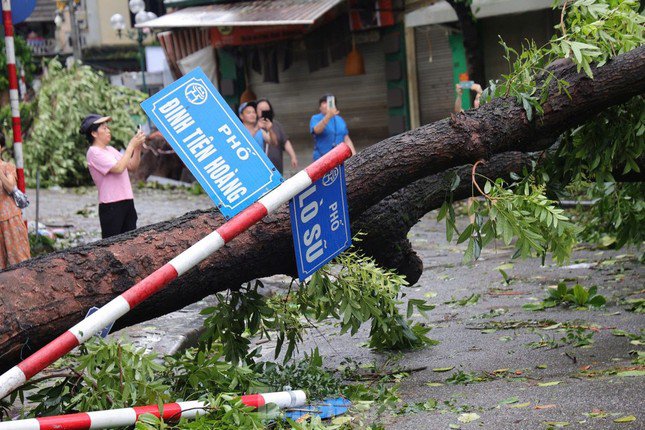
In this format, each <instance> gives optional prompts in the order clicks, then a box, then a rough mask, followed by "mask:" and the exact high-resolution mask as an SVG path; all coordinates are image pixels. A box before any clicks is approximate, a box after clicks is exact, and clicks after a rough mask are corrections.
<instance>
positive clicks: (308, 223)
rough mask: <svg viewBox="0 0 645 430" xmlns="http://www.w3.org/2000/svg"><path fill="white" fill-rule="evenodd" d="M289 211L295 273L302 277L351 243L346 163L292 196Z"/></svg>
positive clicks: (305, 276) (303, 278)
mask: <svg viewBox="0 0 645 430" xmlns="http://www.w3.org/2000/svg"><path fill="white" fill-rule="evenodd" d="M289 212H290V214H291V232H292V233H293V243H294V247H295V251H296V264H297V266H298V275H299V278H300V280H301V281H304V280H305V278H307V277H308V276H310V275H311V274H313V273H314V272H315V271H316V270H318V269H320V268H321V267H322V266H324V265H325V264H327V263H328V262H329V261H331V260H332V259H333V258H334V257H336V256H337V255H338V254H340V253H341V252H343V251H344V250H346V249H347V248H349V246H350V245H351V244H352V236H351V233H350V231H349V213H348V211H347V192H346V189H345V165H344V164H341V165H340V166H338V167H336V168H334V169H333V170H331V171H329V172H328V173H327V174H326V175H325V176H323V178H322V179H320V180H318V181H316V182H314V183H313V184H312V185H311V186H310V187H309V188H307V189H306V190H304V191H303V192H301V193H300V194H298V195H297V196H295V197H294V198H293V199H292V200H291V201H290V202H289Z"/></svg>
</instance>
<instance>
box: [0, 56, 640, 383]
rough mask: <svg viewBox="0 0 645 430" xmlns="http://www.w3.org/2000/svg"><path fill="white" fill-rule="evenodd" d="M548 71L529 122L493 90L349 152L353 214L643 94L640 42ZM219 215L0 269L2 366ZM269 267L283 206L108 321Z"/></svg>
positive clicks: (284, 218)
mask: <svg viewBox="0 0 645 430" xmlns="http://www.w3.org/2000/svg"><path fill="white" fill-rule="evenodd" d="M557 74H558V75H559V76H560V77H561V78H563V79H565V80H567V81H568V82H569V83H570V84H571V87H570V88H569V90H570V93H571V98H570V99H569V98H568V97H567V96H566V95H564V94H553V95H552V96H551V97H550V98H549V100H548V101H547V103H546V105H545V114H544V116H543V117H541V118H539V119H538V120H536V121H535V122H530V121H528V120H527V119H526V115H525V113H524V111H523V110H522V108H521V107H519V106H516V104H515V103H514V102H513V101H511V100H507V99H499V100H495V101H493V102H491V103H489V104H487V105H484V106H483V107H481V108H480V109H478V110H475V111H469V112H467V113H465V114H458V115H456V116H453V117H451V118H450V119H446V120H442V121H439V122H436V123H434V124H429V125H427V126H423V127H420V128H418V129H415V130H412V131H410V132H407V133H404V134H401V135H399V136H395V137H392V138H390V139H386V140H384V141H382V142H380V143H378V144H376V145H373V146H371V147H369V148H368V149H366V150H364V151H362V152H361V153H360V154H358V155H357V156H356V157H354V158H352V159H350V160H349V161H348V163H347V188H348V199H349V208H350V216H351V217H352V219H353V220H358V219H359V218H361V217H362V216H363V214H364V213H365V212H366V211H367V210H368V209H369V208H370V207H371V206H374V205H377V204H378V203H379V202H380V201H381V200H382V199H384V198H385V197H387V196H388V195H390V194H392V193H393V192H396V191H397V190H399V189H401V188H404V187H405V186H407V185H409V184H411V183H413V182H415V181H417V180H419V179H421V178H424V177H427V176H429V175H432V174H437V173H440V172H443V171H445V170H447V169H450V168H453V167H457V166H461V165H466V164H468V163H473V162H474V161H476V160H478V159H481V158H486V159H489V158H491V157H492V156H493V155H495V154H501V153H504V152H508V151H522V152H529V151H535V150H540V149H545V148H547V147H548V146H549V145H550V144H551V143H552V142H553V140H554V138H555V137H556V136H557V135H559V134H560V133H562V132H563V131H564V130H566V129H568V128H571V127H574V126H576V125H579V124H581V123H583V122H584V121H586V120H587V119H588V118H590V117H591V116H592V115H594V114H596V113H598V112H600V111H601V110H603V109H605V108H606V107H609V106H612V105H615V104H619V103H622V102H625V101H626V100H628V99H629V98H630V97H632V96H633V95H637V94H641V93H643V92H644V91H645V48H638V49H636V50H633V51H631V52H629V53H627V54H624V55H621V56H619V57H617V58H616V59H614V60H612V61H611V62H610V63H608V64H607V65H605V66H604V67H602V68H600V69H596V70H595V71H594V76H595V79H594V80H593V81H592V80H590V79H588V78H586V77H585V76H583V75H580V74H578V73H576V71H575V66H573V65H571V64H567V65H561V66H560V69H559V70H558V72H557ZM382 216H385V217H386V218H387V216H388V215H387V214H383V215H382ZM223 222H224V220H223V218H222V217H221V216H220V215H218V214H215V213H214V212H212V211H201V212H200V211H198V212H192V213H189V214H186V215H184V216H182V217H180V218H178V219H175V220H172V221H169V222H165V223H160V224H156V225H152V226H148V227H145V228H141V229H138V230H136V231H134V232H131V233H129V234H124V235H121V236H118V237H115V238H110V239H107V240H103V241H100V242H97V243H95V244H92V245H88V246H82V247H78V248H74V249H70V250H67V251H64V252H58V253H54V254H50V255H47V256H44V257H40V258H36V259H33V260H29V261H27V262H24V263H21V264H20V265H17V266H14V267H12V268H11V269H9V270H7V271H4V272H0V288H1V294H0V371H4V370H6V369H8V368H9V367H11V366H12V365H14V364H15V363H16V362H18V361H19V360H20V359H21V358H24V357H26V356H28V355H29V354H30V353H32V352H33V351H35V350H37V349H38V348H40V347H41V346H42V345H44V344H45V343H47V342H48V341H50V340H51V339H53V338H54V337H56V336H57V335H59V334H60V333H62V332H64V331H65V330H66V329H68V328H69V327H70V326H71V325H73V324H74V323H76V322H77V321H79V320H80V319H81V318H83V316H84V315H85V313H86V311H87V309H88V308H89V307H91V306H95V305H96V306H101V305H103V304H105V303H107V302H108V301H109V300H111V299H112V298H114V297H115V296H116V295H118V294H120V293H122V292H123V291H125V290H126V289H127V288H129V287H130V286H132V285H133V284H134V283H136V282H137V281H139V280H141V279H142V278H143V277H145V276H147V275H148V274H150V273H151V272H152V271H154V270H155V269H157V268H158V267H160V266H161V265H163V264H164V263H165V262H167V261H168V260H170V259H171V258H173V257H174V256H176V255H177V254H179V253H180V252H182V251H183V250H185V249H187V248H188V247H189V246H190V245H192V244H193V243H195V242H196V241H198V240H199V239H201V238H203V237H204V236H205V235H206V234H208V233H210V232H211V231H212V230H214V229H216V228H217V227H218V226H220V225H221V224H223ZM368 223H369V221H368ZM397 228H400V226H398V227H397ZM378 246H380V245H378ZM366 251H368V252H369V251H370V249H366ZM386 259H387V258H386ZM408 260H409V259H408ZM402 261H403V260H402ZM386 263H387V261H386ZM276 273H286V274H292V275H293V274H295V264H294V254H293V244H292V241H291V227H290V223H289V215H288V209H287V207H286V206H283V207H282V208H281V209H280V210H278V211H277V212H276V213H274V214H272V215H270V216H268V217H267V218H266V219H265V220H263V221H261V222H259V223H258V224H257V225H255V226H254V227H253V228H251V229H250V230H249V231H248V232H246V233H244V234H242V235H241V236H239V237H238V238H236V239H235V241H233V242H232V243H231V244H229V245H227V246H225V247H224V248H223V249H221V250H220V251H218V252H217V253H216V254H215V255H213V256H211V257H209V258H207V259H206V260H204V261H203V262H202V263H201V264H199V265H198V266H197V267H196V268H194V269H192V270H190V271H189V272H188V273H186V274H185V275H183V276H182V277H181V278H179V279H178V280H176V281H174V282H172V283H170V285H168V286H167V287H166V289H165V290H163V291H161V292H160V293H158V294H157V295H155V296H153V297H151V298H149V299H148V300H146V301H145V302H144V303H142V304H141V305H140V306H139V307H138V308H136V309H135V310H133V311H131V312H130V313H129V314H127V315H125V316H124V317H123V318H121V319H120V320H119V321H117V324H116V326H115V328H118V327H123V326H127V325H130V324H133V323H136V322H141V321H145V320H147V319H149V318H152V317H155V316H158V315H162V314H165V313H168V312H171V311H174V310H177V309H180V308H181V307H183V306H185V305H187V304H189V303H193V302H195V301H197V300H199V299H201V298H203V297H205V296H206V295H209V294H212V293H214V292H216V291H221V290H224V289H228V288H236V287H237V286H239V285H241V284H242V283H244V282H246V281H249V280H251V279H254V278H258V277H264V276H268V275H273V274H276ZM417 273H419V272H418V270H417ZM410 274H411V275H412V274H413V272H412V271H410ZM415 276H416V275H415Z"/></svg>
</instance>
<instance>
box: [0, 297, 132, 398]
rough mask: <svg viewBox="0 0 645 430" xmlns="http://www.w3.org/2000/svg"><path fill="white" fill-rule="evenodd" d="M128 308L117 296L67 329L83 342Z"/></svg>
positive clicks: (126, 311)
mask: <svg viewBox="0 0 645 430" xmlns="http://www.w3.org/2000/svg"><path fill="white" fill-rule="evenodd" d="M129 310H130V305H129V304H128V302H127V301H126V300H125V299H124V298H123V297H122V296H118V297H116V298H114V299H112V300H111V301H110V302H108V303H107V304H106V305H104V306H103V307H101V308H100V309H99V310H98V311H96V312H94V313H93V314H92V315H91V318H89V317H88V318H85V319H84V320H83V321H81V322H79V323H78V324H76V325H75V326H74V327H72V328H70V329H69V331H70V332H72V334H73V335H74V336H76V339H78V343H79V344H80V343H83V342H85V341H86V340H88V339H89V338H91V337H92V336H94V335H95V334H96V333H98V332H100V331H101V330H103V328H104V327H105V326H106V325H108V324H110V323H112V322H114V321H116V320H117V319H118V318H120V317H122V316H123V315H125V314H127V313H128V311H129ZM0 386H1V385H0Z"/></svg>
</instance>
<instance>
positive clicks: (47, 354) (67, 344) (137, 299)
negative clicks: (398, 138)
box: [0, 143, 352, 399]
mask: <svg viewBox="0 0 645 430" xmlns="http://www.w3.org/2000/svg"><path fill="white" fill-rule="evenodd" d="M351 155H352V153H351V150H350V149H349V147H348V146H347V145H346V144H344V143H342V144H340V145H338V146H337V147H335V148H334V149H332V150H331V151H330V152H328V153H327V154H325V155H324V156H323V157H321V158H319V159H318V160H317V161H314V162H313V163H312V164H311V165H310V166H309V167H307V168H306V169H305V170H302V171H300V172H298V173H297V174H296V175H294V176H292V177H291V178H289V179H287V180H286V181H284V182H283V183H282V184H281V185H280V186H278V187H277V188H275V189H274V190H272V191H271V192H269V193H268V194H266V195H265V196H264V197H262V198H260V199H259V200H258V201H257V202H255V203H253V204H252V205H251V206H249V207H248V208H246V209H244V210H243V211H242V212H240V213H239V214H237V215H235V216H234V217H233V218H232V219H231V220H229V221H228V222H227V223H225V224H224V225H222V226H221V227H220V228H218V229H217V230H215V231H214V232H212V233H210V234H209V235H208V236H206V237H205V238H203V239H201V240H200V241H199V242H197V243H195V244H194V245H193V246H191V247H190V248H188V249H187V250H185V251H184V252H182V253H181V254H179V255H178V256H176V257H175V258H173V259H172V260H170V261H169V262H168V263H166V264H165V265H163V266H161V267H160V268H159V269H157V270H155V271H154V272H152V273H151V274H150V275H148V276H147V277H145V278H144V279H142V280H141V281H139V282H138V283H136V284H135V285H134V286H133V287H131V288H130V289H129V290H127V291H125V292H123V294H121V295H120V296H118V297H116V298H115V299H113V300H111V301H110V302H108V303H107V304H106V305H105V306H103V307H102V308H101V309H99V310H98V311H96V312H94V313H93V314H92V315H90V316H89V317H87V318H85V319H84V320H83V321H81V322H79V323H78V324H76V325H75V326H74V327H72V328H71V329H69V330H67V331H66V332H65V333H63V334H62V335H60V336H58V337H57V338H56V339H54V340H53V341H51V342H50V343H48V344H47V345H45V346H44V347H42V348H41V349H39V350H38V351H36V352H35V353H34V354H32V355H30V356H29V357H28V358H27V359H25V360H24V361H22V362H20V363H19V364H18V365H16V366H14V367H12V368H11V369H9V370H8V371H7V372H5V373H4V374H2V375H0V399H2V398H4V397H5V396H7V395H8V394H9V393H11V392H12V391H13V390H15V389H16V388H18V387H20V386H21V385H22V384H24V383H25V382H26V381H27V380H29V379H30V378H31V377H32V376H34V375H35V374H37V373H38V372H40V371H41V370H43V369H44V368H46V367H47V366H49V365H50V364H52V363H53V362H54V361H56V360H58V359H59V358H61V357H62V356H63V355H65V354H67V353H68V352H69V351H71V350H72V349H74V348H75V347H77V346H78V345H80V344H82V343H83V342H85V341H86V340H88V339H89V338H91V337H92V336H94V334H95V333H97V332H99V331H100V330H101V329H102V328H103V327H105V326H106V325H108V324H111V323H113V322H114V321H116V320H117V319H119V318H120V317H122V316H123V315H125V314H126V313H127V312H128V311H130V309H132V308H134V307H135V306H137V305H138V304H139V303H141V302H142V301H144V300H145V299H147V298H148V297H150V296H151V295H153V294H154V293H156V292H157V291H159V290H161V289H162V288H163V287H165V286H166V285H167V284H168V283H169V282H170V281H172V280H174V279H176V278H177V277H179V276H181V275H183V274H184V273H186V272H187V271H188V270H190V269H191V268H193V267H194V266H196V265H197V264H199V263H200V262H202V261H203V260H204V259H205V258H206V257H208V256H209V255H211V254H212V253H214V252H215V251H217V250H218V249H220V248H221V247H222V246H224V245H225V244H226V243H228V242H230V241H231V240H232V239H233V238H235V237H236V236H238V235H239V234H241V233H243V232H244V231H245V230H247V229H248V228H249V227H251V226H252V225H253V224H255V223H256V222H258V221H260V220H261V219H262V218H264V217H265V216H266V215H267V214H269V213H271V212H273V211H274V210H276V209H277V208H278V207H279V206H280V205H281V204H283V203H285V202H288V201H289V200H291V199H292V198H293V197H295V196H296V195H297V194H298V193H300V192H302V191H304V190H305V189H306V188H307V187H309V186H310V185H311V184H313V183H314V182H315V181H317V180H318V179H320V178H322V177H323V176H324V175H325V173H327V172H328V171H330V170H331V169H333V168H334V167H336V166H338V165H340V164H341V163H342V162H343V161H345V160H346V159H348V158H349V157H351Z"/></svg>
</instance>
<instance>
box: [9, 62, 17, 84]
mask: <svg viewBox="0 0 645 430" xmlns="http://www.w3.org/2000/svg"><path fill="white" fill-rule="evenodd" d="M7 72H8V73H9V89H10V90H17V89H18V75H17V74H16V73H17V69H16V64H15V63H8V64H7Z"/></svg>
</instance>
